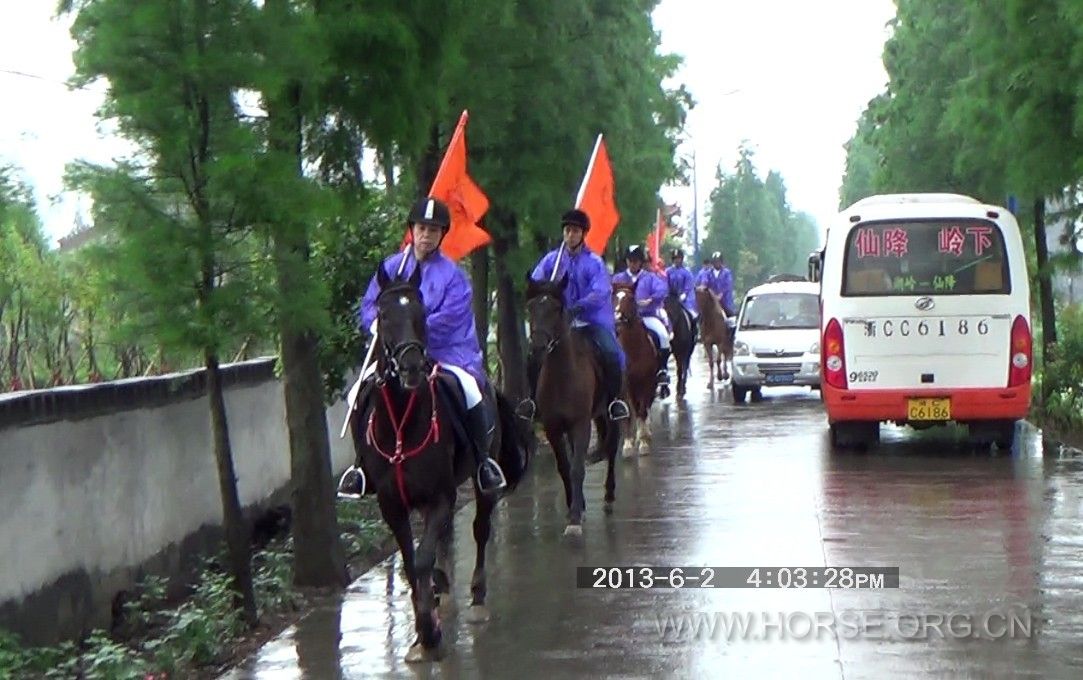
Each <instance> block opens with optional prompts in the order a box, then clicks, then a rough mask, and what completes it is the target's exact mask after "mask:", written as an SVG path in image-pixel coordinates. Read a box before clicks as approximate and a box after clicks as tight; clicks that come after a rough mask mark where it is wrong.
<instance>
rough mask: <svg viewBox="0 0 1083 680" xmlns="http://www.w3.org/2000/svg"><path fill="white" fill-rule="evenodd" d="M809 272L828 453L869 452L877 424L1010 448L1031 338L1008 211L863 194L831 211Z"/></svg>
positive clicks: (1022, 263)
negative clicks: (817, 320) (817, 314)
mask: <svg viewBox="0 0 1083 680" xmlns="http://www.w3.org/2000/svg"><path fill="white" fill-rule="evenodd" d="M818 264H819V265H820V267H818V268H820V269H821V271H820V272H818V273H819V275H820V279H821V289H820V304H821V310H822V311H821V328H820V330H821V342H820V351H821V361H820V364H821V368H820V370H821V383H822V395H823V400H824V404H825V406H826V409H827V417H828V422H829V425H830V429H831V440H832V443H833V444H835V445H836V446H840V447H843V446H867V445H871V444H875V443H876V441H878V439H879V433H880V423H882V422H894V423H897V424H906V425H911V426H913V427H915V428H919V429H920V428H925V427H930V426H933V425H937V424H945V423H949V422H956V423H961V424H965V425H967V426H968V427H969V434H970V437H971V439H972V440H973V441H974V442H975V443H976V444H979V445H986V446H988V445H990V444H994V443H995V444H996V445H997V447H999V448H1010V447H1011V446H1012V444H1013V442H1014V439H1015V431H1016V427H1015V426H1016V422H1017V421H1018V420H1020V419H1022V418H1025V417H1026V415H1027V413H1028V411H1029V409H1030V399H1031V362H1032V337H1031V329H1030V286H1029V281H1028V279H1027V266H1026V254H1025V252H1024V250H1023V241H1022V238H1021V236H1020V233H1019V226H1018V224H1017V223H1016V221H1015V217H1014V216H1013V215H1012V214H1011V213H1010V212H1009V211H1007V210H1005V209H1004V208H1000V207H994V206H989V205H985V204H982V203H981V202H979V201H977V200H975V199H973V198H970V197H967V196H960V195H956V194H891V195H881V196H872V197H870V198H866V199H864V200H861V201H858V202H857V203H855V204H854V205H852V206H850V207H849V208H847V209H846V210H844V211H843V212H841V213H840V214H839V216H838V219H837V221H836V222H835V223H834V224H833V225H832V226H831V228H830V229H829V230H828V236H827V242H826V245H825V246H824V250H823V253H822V257H821V262H820V263H818ZM813 266H814V263H813V262H811V261H810V268H812V267H813Z"/></svg>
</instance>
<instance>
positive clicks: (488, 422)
mask: <svg viewBox="0 0 1083 680" xmlns="http://www.w3.org/2000/svg"><path fill="white" fill-rule="evenodd" d="M490 414H491V406H490V405H489V403H488V402H487V400H485V399H482V400H481V402H480V403H478V404H477V405H475V406H474V408H472V409H470V410H469V411H467V412H466V426H467V429H468V430H469V432H470V440H471V442H472V443H473V448H474V459H475V461H476V462H477V465H478V472H477V483H478V488H479V489H480V490H481V492H482V493H485V494H492V493H496V492H497V491H500V490H501V489H503V488H505V487H507V485H508V481H507V479H505V478H504V471H503V470H501V469H500V465H498V464H497V462H496V461H495V460H493V459H492V458H490V457H489V449H490V448H491V447H492V443H493V432H494V430H495V425H494V424H493V423H494V420H493V419H492V418H491V416H490Z"/></svg>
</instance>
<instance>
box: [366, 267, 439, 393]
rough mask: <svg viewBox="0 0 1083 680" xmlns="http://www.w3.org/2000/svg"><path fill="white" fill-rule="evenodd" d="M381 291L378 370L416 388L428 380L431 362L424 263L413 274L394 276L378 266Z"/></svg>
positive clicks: (408, 387) (384, 375) (389, 377)
mask: <svg viewBox="0 0 1083 680" xmlns="http://www.w3.org/2000/svg"><path fill="white" fill-rule="evenodd" d="M376 272H377V273H376V280H377V283H378V284H379V286H380V294H379V296H378V297H377V298H376V314H377V319H379V334H380V349H381V350H382V351H381V352H380V354H379V357H378V359H377V364H376V370H377V373H378V375H379V376H380V379H381V380H384V381H387V380H391V379H395V378H397V379H398V381H399V384H400V385H402V387H403V388H404V389H407V390H414V389H417V388H418V386H420V385H421V383H422V382H423V381H424V380H425V378H426V376H427V375H428V373H429V371H430V370H431V363H430V361H429V359H428V357H427V356H426V354H425V347H426V341H427V338H426V333H425V304H424V300H423V299H422V296H421V266H420V265H419V266H417V267H415V268H414V272H413V274H411V275H410V277H409V278H406V279H401V278H395V279H392V278H391V277H390V276H389V275H388V274H387V272H385V271H384V268H383V267H380V268H379V269H377V270H376Z"/></svg>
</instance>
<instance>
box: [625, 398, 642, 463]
mask: <svg viewBox="0 0 1083 680" xmlns="http://www.w3.org/2000/svg"><path fill="white" fill-rule="evenodd" d="M632 409H633V411H632V417H631V418H629V419H628V422H627V423H626V424H625V425H624V453H623V455H624V457H625V458H631V457H632V456H633V455H634V454H635V452H636V449H638V448H639V426H638V424H637V423H638V421H637V420H636V418H635V411H634V409H635V402H633V403H632Z"/></svg>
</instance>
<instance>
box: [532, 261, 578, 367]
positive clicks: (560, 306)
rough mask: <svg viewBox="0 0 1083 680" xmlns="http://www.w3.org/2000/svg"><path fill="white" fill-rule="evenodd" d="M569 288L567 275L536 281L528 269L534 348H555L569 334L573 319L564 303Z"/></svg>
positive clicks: (547, 349) (549, 349)
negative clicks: (565, 292)
mask: <svg viewBox="0 0 1083 680" xmlns="http://www.w3.org/2000/svg"><path fill="white" fill-rule="evenodd" d="M567 288H568V277H567V275H565V276H563V277H562V278H561V279H560V280H559V281H535V280H534V279H532V278H531V276H530V274H529V273H527V276H526V315H527V323H528V324H529V325H530V350H531V352H535V351H541V350H544V351H545V352H552V351H553V350H554V349H556V347H557V345H558V344H559V343H560V341H561V339H562V338H563V337H564V336H565V335H566V334H567V332H568V326H569V322H570V319H569V318H568V314H567V310H566V309H565V307H564V291H565V290H567Z"/></svg>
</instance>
